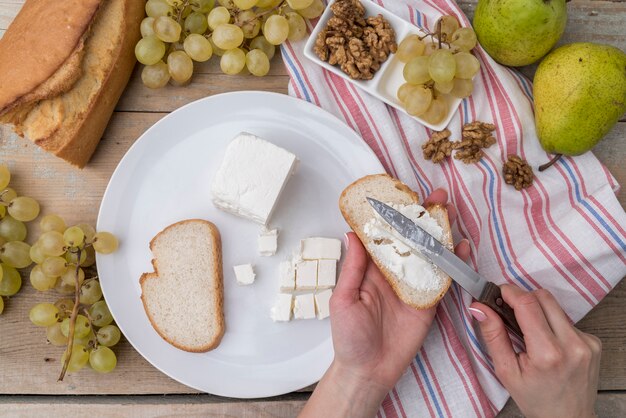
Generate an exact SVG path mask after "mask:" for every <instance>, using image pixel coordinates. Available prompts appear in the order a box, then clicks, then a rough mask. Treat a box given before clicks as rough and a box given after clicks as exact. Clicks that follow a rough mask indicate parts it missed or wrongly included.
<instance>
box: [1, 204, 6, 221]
mask: <svg viewBox="0 0 626 418" xmlns="http://www.w3.org/2000/svg"><path fill="white" fill-rule="evenodd" d="M6 214H7V207H6V206H4V205H0V219H2V218H4V215H6Z"/></svg>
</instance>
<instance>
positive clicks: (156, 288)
mask: <svg viewBox="0 0 626 418" xmlns="http://www.w3.org/2000/svg"><path fill="white" fill-rule="evenodd" d="M150 250H151V251H152V254H153V255H154V259H153V260H152V264H153V266H154V273H144V274H142V275H141V279H140V281H139V283H140V284H141V300H142V302H143V306H144V309H145V310H146V313H147V315H148V319H149V320H150V322H151V323H152V326H153V327H154V329H155V330H156V331H157V332H158V333H159V335H160V336H161V337H163V339H164V340H165V341H167V342H168V343H170V344H172V345H173V346H175V347H177V348H180V349H181V350H185V351H190V352H196V353H199V352H205V351H209V350H212V349H214V348H215V347H217V346H218V345H219V343H220V341H221V339H222V336H223V335H224V330H225V327H224V309H223V300H224V296H223V292H224V291H223V279H222V249H221V240H220V233H219V231H218V229H217V228H216V227H215V225H213V224H212V223H211V222H208V221H204V220H200V219H190V220H186V221H181V222H177V223H175V224H173V225H170V226H168V227H167V228H165V229H164V230H163V231H161V232H159V233H158V234H157V235H156V236H155V237H154V238H153V239H152V241H151V242H150Z"/></svg>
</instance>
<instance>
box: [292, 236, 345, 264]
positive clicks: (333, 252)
mask: <svg viewBox="0 0 626 418" xmlns="http://www.w3.org/2000/svg"><path fill="white" fill-rule="evenodd" d="M300 254H301V255H302V258H303V259H305V260H319V259H329V260H339V259H340V258H341V241H339V240H338V239H336V238H321V237H313V238H306V239H303V240H301V241H300Z"/></svg>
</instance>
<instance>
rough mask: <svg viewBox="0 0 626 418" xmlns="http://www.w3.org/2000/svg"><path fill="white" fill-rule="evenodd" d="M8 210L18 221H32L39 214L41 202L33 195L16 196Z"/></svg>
mask: <svg viewBox="0 0 626 418" xmlns="http://www.w3.org/2000/svg"><path fill="white" fill-rule="evenodd" d="M8 211H9V215H11V216H12V217H14V218H15V219H17V220H18V221H21V222H30V221H32V220H33V219H35V218H36V217H37V216H39V203H37V201H36V200H35V199H33V198H32V197H26V196H20V197H16V198H15V199H13V200H11V203H10V204H9V208H8Z"/></svg>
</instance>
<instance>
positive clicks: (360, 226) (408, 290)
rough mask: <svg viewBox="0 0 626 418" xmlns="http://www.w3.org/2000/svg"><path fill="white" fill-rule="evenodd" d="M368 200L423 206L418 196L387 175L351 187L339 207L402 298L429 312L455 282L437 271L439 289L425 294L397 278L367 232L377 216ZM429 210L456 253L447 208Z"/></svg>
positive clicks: (435, 207) (446, 240)
mask: <svg viewBox="0 0 626 418" xmlns="http://www.w3.org/2000/svg"><path fill="white" fill-rule="evenodd" d="M367 197H371V198H374V199H377V200H380V201H381V202H385V203H393V204H397V205H411V204H419V203H420V202H419V197H418V196H417V193H415V192H414V191H413V190H411V189H410V188H409V187H408V186H407V185H405V184H404V183H402V182H400V181H399V180H397V179H394V178H393V177H391V176H388V175H386V174H377V175H371V176H365V177H363V178H361V179H359V180H357V181H355V182H354V183H352V184H351V185H349V186H348V187H347V188H346V189H345V190H344V191H343V193H342V194H341V197H340V198H339V207H340V209H341V213H342V214H343V217H344V218H345V220H346V222H348V224H349V225H350V227H351V228H352V229H353V230H354V232H356V234H357V235H358V237H359V239H360V240H361V242H363V244H364V246H365V248H366V250H367V252H368V253H369V254H370V256H371V258H372V260H373V261H374V263H376V265H377V266H378V268H379V269H380V271H381V272H382V273H383V275H384V276H385V278H386V279H387V281H388V282H389V284H390V285H391V287H392V288H393V290H394V291H395V292H396V294H397V295H398V297H399V298H400V299H401V300H402V301H403V302H405V303H406V304H408V305H411V306H413V307H414V308H416V309H426V308H430V307H432V306H434V305H435V304H436V303H437V302H438V301H439V300H440V299H441V298H442V297H443V295H444V294H445V293H446V292H447V290H448V288H449V287H450V284H451V282H452V281H451V279H450V278H449V277H448V276H447V275H446V274H445V273H443V272H442V271H440V270H438V269H435V271H436V273H437V275H438V277H439V278H440V279H441V280H437V284H436V286H431V288H430V289H428V290H427V291H424V290H417V289H415V288H413V287H411V286H410V285H409V284H407V282H406V281H404V280H402V279H401V278H399V277H397V276H396V274H394V273H393V272H392V271H391V270H390V269H389V268H388V267H387V263H386V260H381V259H379V258H378V257H377V255H376V251H375V250H374V246H375V245H376V244H375V243H374V242H373V240H372V239H371V238H369V237H368V236H367V235H366V234H365V232H364V227H365V225H366V224H367V223H368V222H369V221H370V220H371V219H372V218H373V217H374V216H375V215H374V210H373V208H372V206H371V205H370V204H369V203H368V201H367V199H366V198H367ZM426 209H427V210H428V213H429V214H430V216H431V217H432V218H434V219H435V220H436V221H437V223H438V224H439V226H441V228H442V229H443V238H442V240H441V242H442V243H443V244H445V245H446V246H447V247H448V248H449V249H452V245H453V244H452V233H451V231H450V222H449V220H448V213H447V210H446V208H445V207H444V206H442V205H433V206H429V207H427V208H426Z"/></svg>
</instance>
